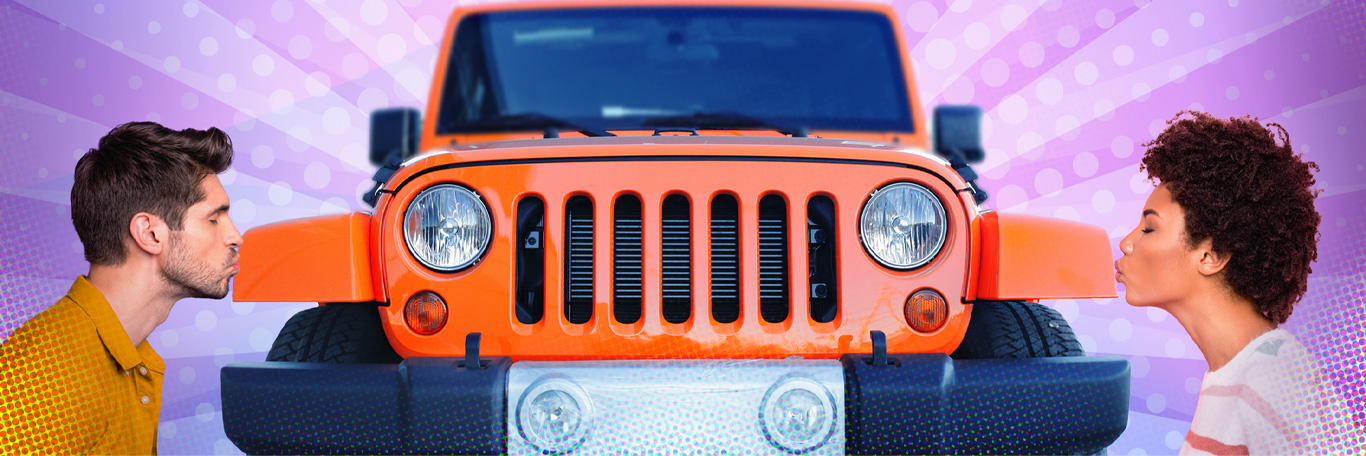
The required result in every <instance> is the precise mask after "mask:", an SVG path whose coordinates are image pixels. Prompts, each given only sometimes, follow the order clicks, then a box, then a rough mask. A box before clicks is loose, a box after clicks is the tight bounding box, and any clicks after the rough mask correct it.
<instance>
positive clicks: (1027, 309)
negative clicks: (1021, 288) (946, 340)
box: [951, 301, 1086, 359]
mask: <svg viewBox="0 0 1366 456" xmlns="http://www.w3.org/2000/svg"><path fill="white" fill-rule="evenodd" d="M1085 354H1086V352H1085V351H1083V350H1082V348H1081V343H1079V342H1077V336H1076V335H1075V334H1073V333H1072V326H1071V325H1068V324H1067V320H1066V319H1064V318H1062V315H1061V314H1059V313H1058V311H1056V310H1053V309H1050V308H1048V307H1044V306H1042V305H1039V304H1035V303H1032V302H1026V301H978V302H977V303H976V304H973V306H972V320H970V321H969V322H968V331H967V335H965V336H964V337H963V343H962V344H960V345H959V346H958V349H957V350H955V351H954V352H953V354H952V355H951V356H952V357H953V358H955V359H990V358H1047V357H1056V356H1084V355H1085Z"/></svg>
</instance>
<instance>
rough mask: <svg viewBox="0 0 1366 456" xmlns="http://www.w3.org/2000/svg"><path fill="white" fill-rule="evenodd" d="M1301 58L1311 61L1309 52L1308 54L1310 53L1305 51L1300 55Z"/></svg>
mask: <svg viewBox="0 0 1366 456" xmlns="http://www.w3.org/2000/svg"><path fill="white" fill-rule="evenodd" d="M1300 60H1304V61H1306V62H1308V61H1309V54H1308V53H1305V54H1303V55H1301V56H1300Z"/></svg>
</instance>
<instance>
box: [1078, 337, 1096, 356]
mask: <svg viewBox="0 0 1366 456" xmlns="http://www.w3.org/2000/svg"><path fill="white" fill-rule="evenodd" d="M1077 342H1080V343H1081V350H1082V351H1084V352H1086V353H1095V352H1096V339H1095V338H1094V337H1091V336H1088V335H1085V334H1078V335H1077Z"/></svg>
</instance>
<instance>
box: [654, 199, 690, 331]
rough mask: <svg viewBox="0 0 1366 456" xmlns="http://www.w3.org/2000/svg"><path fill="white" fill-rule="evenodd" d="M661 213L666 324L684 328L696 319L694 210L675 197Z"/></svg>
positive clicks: (661, 264)
mask: <svg viewBox="0 0 1366 456" xmlns="http://www.w3.org/2000/svg"><path fill="white" fill-rule="evenodd" d="M659 212H660V217H659V222H660V225H661V226H660V255H659V265H660V271H661V274H660V276H661V277H660V279H661V280H660V290H659V291H660V297H661V300H662V301H663V302H662V304H663V305H662V307H663V309H661V310H662V313H663V314H664V321H667V322H669V323H673V324H681V323H684V322H687V321H688V318H690V317H692V216H691V214H692V206H691V205H690V204H688V198H687V197H686V196H683V195H679V194H673V195H669V196H668V197H665V198H664V205H663V207H661V208H660V211H659Z"/></svg>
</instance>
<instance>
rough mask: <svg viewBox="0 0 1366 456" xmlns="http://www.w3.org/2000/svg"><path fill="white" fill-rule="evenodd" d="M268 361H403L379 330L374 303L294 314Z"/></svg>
mask: <svg viewBox="0 0 1366 456" xmlns="http://www.w3.org/2000/svg"><path fill="white" fill-rule="evenodd" d="M266 361H286V362H304V363H385V364H394V363H398V362H400V361H403V357H401V356H399V355H398V353H396V352H394V349H393V347H391V346H390V345H389V339H388V338H386V337H384V330H383V329H381V327H380V320H379V311H378V310H377V309H376V307H375V305H373V304H328V305H323V306H318V307H314V308H312V309H308V310H304V311H301V312H299V313H296V314H294V316H293V317H290V318H289V321H288V322H285V327H284V328H281V329H280V335H279V336H277V337H276V338H275V344H274V345H272V346H271V347H270V353H267V354H266Z"/></svg>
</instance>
